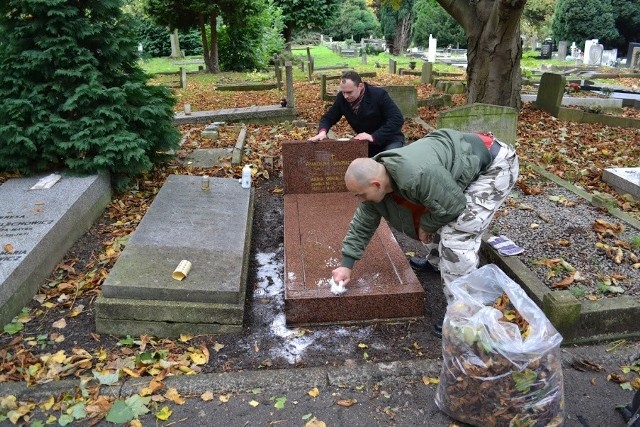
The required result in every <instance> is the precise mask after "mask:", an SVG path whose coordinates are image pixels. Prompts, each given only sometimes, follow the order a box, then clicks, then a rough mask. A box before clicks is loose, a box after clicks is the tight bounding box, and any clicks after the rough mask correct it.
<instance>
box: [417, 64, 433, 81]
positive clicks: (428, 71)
mask: <svg viewBox="0 0 640 427" xmlns="http://www.w3.org/2000/svg"><path fill="white" fill-rule="evenodd" d="M432 70H433V63H432V62H423V63H422V74H421V75H420V83H431V76H432Z"/></svg>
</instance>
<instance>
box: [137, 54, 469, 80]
mask: <svg viewBox="0 0 640 427" xmlns="http://www.w3.org/2000/svg"><path fill="white" fill-rule="evenodd" d="M310 52H311V56H313V63H314V66H315V67H329V66H334V65H343V64H347V68H352V69H354V70H356V71H359V72H365V71H375V72H377V73H382V72H385V70H387V67H388V66H389V59H390V58H393V59H395V60H396V61H397V63H398V65H397V66H398V67H399V68H409V61H416V63H417V64H416V70H420V69H421V68H422V63H423V62H425V61H421V60H416V59H414V58H409V57H407V56H394V55H390V54H388V53H386V52H382V53H379V54H378V55H368V56H367V64H362V58H361V57H359V56H358V57H341V56H340V55H338V53H336V52H334V51H332V50H331V49H329V48H328V47H327V46H312V47H311V48H310ZM292 55H293V57H294V68H293V73H294V79H296V80H297V79H305V78H306V77H307V72H306V71H302V70H301V68H300V63H301V62H306V60H307V52H306V50H302V49H298V50H296V49H294V50H293V51H292ZM201 58H202V57H201V56H188V57H186V58H184V59H181V60H174V59H171V58H168V57H163V58H151V59H147V60H144V61H140V63H139V64H140V66H141V67H142V69H143V70H144V71H145V72H146V73H147V74H151V75H154V74H161V73H175V74H176V75H177V74H178V72H179V71H180V67H184V68H186V70H187V71H188V72H196V71H198V67H199V65H198V64H189V65H178V64H176V62H183V61H192V60H196V59H201ZM376 62H377V63H378V64H380V65H381V68H377V67H376ZM270 68H271V69H272V67H270ZM433 69H434V71H439V72H457V73H463V72H464V71H463V70H461V69H460V68H458V67H455V66H453V65H448V64H441V63H435V64H434V65H433ZM331 72H335V73H336V74H337V73H339V72H340V70H331ZM207 75H209V76H212V77H211V80H210V82H211V83H218V82H220V83H234V82H241V81H243V82H247V81H249V82H262V81H267V80H272V79H273V78H274V77H275V76H274V74H273V71H271V70H264V71H255V72H242V73H237V72H221V73H218V74H207Z"/></svg>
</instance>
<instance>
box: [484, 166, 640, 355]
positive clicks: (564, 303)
mask: <svg viewBox="0 0 640 427" xmlns="http://www.w3.org/2000/svg"><path fill="white" fill-rule="evenodd" d="M526 166H528V167H530V168H531V169H533V170H534V171H535V172H536V173H538V174H540V175H542V176H543V177H544V178H546V179H548V180H550V181H552V182H554V183H556V184H558V185H560V186H562V187H564V188H566V189H567V190H569V191H571V192H573V193H575V194H576V195H578V196H580V197H582V198H584V199H586V200H587V201H589V202H590V203H591V204H593V205H594V206H598V198H597V197H594V196H592V195H590V194H589V193H587V192H586V191H584V190H582V189H580V188H578V187H576V186H575V185H573V184H571V183H569V182H567V181H565V180H563V179H561V178H558V177H557V176H555V175H553V174H550V173H549V172H547V171H545V170H544V169H543V168H541V167H539V166H537V165H534V164H529V163H528V164H526ZM602 207H606V208H607V210H608V212H609V213H610V214H611V215H612V216H614V217H616V218H618V219H620V220H622V221H625V222H627V223H628V224H629V225H631V226H632V227H634V228H636V229H638V230H640V221H638V220H637V219H635V218H633V217H631V216H630V215H628V214H626V213H625V212H622V211H620V210H618V209H616V208H613V207H611V206H602ZM488 237H489V236H488V235H485V236H483V239H482V244H481V248H480V253H481V257H482V258H483V260H484V261H486V262H491V263H494V264H496V265H497V266H498V267H500V268H501V269H502V270H503V271H504V272H505V273H506V274H507V275H508V276H509V277H510V278H511V279H513V280H514V281H515V282H517V283H518V284H520V286H522V288H523V289H524V291H525V292H526V293H527V295H528V296H529V297H530V298H531V299H532V300H533V301H534V302H535V303H536V304H537V305H538V306H539V307H541V308H542V310H543V311H544V313H545V314H546V315H547V317H548V318H549V320H550V321H551V323H552V324H553V325H554V326H555V327H556V329H557V330H558V331H559V332H560V333H561V334H562V336H563V337H564V341H563V344H564V345H566V344H586V343H591V342H599V341H610V340H617V339H625V338H636V337H639V336H640V301H638V300H637V299H636V298H634V297H627V296H618V297H615V298H606V299H602V300H598V301H579V300H578V299H577V298H576V297H574V296H573V295H572V294H571V292H570V291H568V290H562V291H554V290H551V289H549V287H548V286H546V285H545V284H544V283H542V281H541V280H540V279H538V277H537V276H536V275H535V274H534V273H533V272H532V271H531V270H529V268H528V267H527V266H525V265H524V263H522V261H520V259H519V258H518V257H503V256H501V255H500V254H498V252H497V251H496V250H495V249H493V248H492V247H491V246H490V245H489V244H488V243H487V241H486V239H487V238H488Z"/></svg>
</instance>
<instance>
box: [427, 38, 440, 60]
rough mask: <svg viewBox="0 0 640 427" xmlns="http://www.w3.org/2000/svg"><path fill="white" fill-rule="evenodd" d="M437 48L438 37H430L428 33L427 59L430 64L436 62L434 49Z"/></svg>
mask: <svg viewBox="0 0 640 427" xmlns="http://www.w3.org/2000/svg"><path fill="white" fill-rule="evenodd" d="M437 48H438V39H436V38H435V37H431V34H429V51H428V53H427V60H428V61H429V62H431V63H432V64H433V63H434V62H436V49H437Z"/></svg>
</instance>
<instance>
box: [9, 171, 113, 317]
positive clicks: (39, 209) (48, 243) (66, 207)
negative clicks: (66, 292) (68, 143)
mask: <svg viewBox="0 0 640 427" xmlns="http://www.w3.org/2000/svg"><path fill="white" fill-rule="evenodd" d="M49 177H51V175H49V176H48V177H45V176H36V177H30V178H14V179H10V180H8V181H6V182H5V183H4V184H2V185H1V186H0V325H5V324H7V323H9V322H10V321H11V319H12V318H13V317H14V316H15V315H16V314H18V313H19V312H20V310H21V309H22V308H23V307H24V306H26V305H27V304H28V303H29V301H31V298H33V296H34V295H35V294H36V293H37V291H38V289H39V288H40V286H41V285H42V284H43V283H44V280H45V279H46V278H47V277H49V275H50V274H51V271H52V270H53V269H54V267H55V266H56V265H57V264H58V263H59V262H60V261H61V260H62V258H63V257H64V255H65V254H66V252H67V250H68V249H69V248H70V247H71V246H72V245H73V243H74V242H75V240H76V239H78V238H79V237H80V236H82V234H84V232H85V231H87V230H88V229H89V227H91V224H92V223H93V222H94V221H95V220H96V218H98V217H99V216H100V215H101V214H102V211H103V210H104V208H105V207H106V206H107V204H109V202H110V201H111V185H110V180H109V177H108V176H107V175H106V174H105V175H90V176H86V177H78V176H67V175H62V176H61V177H60V179H59V180H58V181H57V182H55V184H53V186H51V188H48V189H45V188H43V189H31V188H32V187H34V186H35V185H37V184H38V183H39V182H40V183H42V182H44V181H42V180H43V179H45V178H49ZM50 182H52V181H50Z"/></svg>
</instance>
